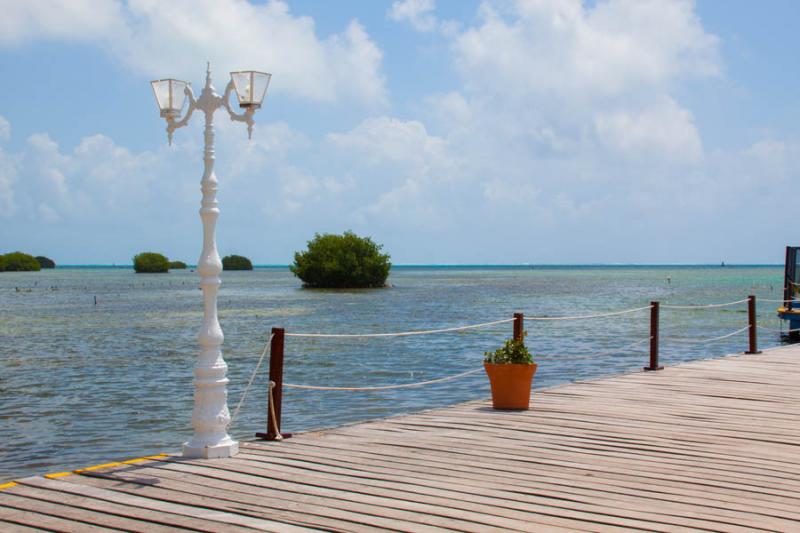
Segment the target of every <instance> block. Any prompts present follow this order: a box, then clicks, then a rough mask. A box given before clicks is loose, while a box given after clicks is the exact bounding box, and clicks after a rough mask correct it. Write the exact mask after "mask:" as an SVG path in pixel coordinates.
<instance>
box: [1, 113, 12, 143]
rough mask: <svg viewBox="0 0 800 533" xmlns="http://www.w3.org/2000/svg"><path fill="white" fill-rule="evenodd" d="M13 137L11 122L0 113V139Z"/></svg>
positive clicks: (5, 139)
mask: <svg viewBox="0 0 800 533" xmlns="http://www.w3.org/2000/svg"><path fill="white" fill-rule="evenodd" d="M9 139H11V123H10V122H8V120H7V119H6V117H4V116H2V115H0V141H7V140H9Z"/></svg>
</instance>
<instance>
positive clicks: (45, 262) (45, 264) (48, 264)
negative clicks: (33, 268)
mask: <svg viewBox="0 0 800 533" xmlns="http://www.w3.org/2000/svg"><path fill="white" fill-rule="evenodd" d="M36 261H37V262H38V263H39V266H40V267H42V268H55V267H56V262H55V261H53V260H52V259H50V258H49V257H45V256H43V255H37V256H36Z"/></svg>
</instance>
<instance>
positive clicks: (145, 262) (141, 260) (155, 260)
mask: <svg viewBox="0 0 800 533" xmlns="http://www.w3.org/2000/svg"><path fill="white" fill-rule="evenodd" d="M133 269H134V270H135V271H136V273H137V274H161V273H164V272H167V271H168V270H169V260H168V259H167V258H166V257H165V256H163V255H161V254H157V253H155V252H142V253H140V254H138V255H135V256H134V257H133Z"/></svg>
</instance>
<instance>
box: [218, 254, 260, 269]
mask: <svg viewBox="0 0 800 533" xmlns="http://www.w3.org/2000/svg"><path fill="white" fill-rule="evenodd" d="M222 270H253V263H252V262H251V261H250V260H249V259H248V258H246V257H245V256H243V255H226V256H225V257H223V258H222Z"/></svg>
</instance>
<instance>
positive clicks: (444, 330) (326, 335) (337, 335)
mask: <svg viewBox="0 0 800 533" xmlns="http://www.w3.org/2000/svg"><path fill="white" fill-rule="evenodd" d="M514 320H516V319H514V318H506V319H503V320H495V321H494V322H484V323H483V324H472V325H469V326H458V327H454V328H441V329H427V330H419V331H402V332H399V333H287V334H286V336H287V337H315V338H319V337H324V338H359V337H407V336H409V335H430V334H432V333H449V332H451V331H463V330H465V329H475V328H485V327H488V326H496V325H497V324H506V323H508V322H513V321H514Z"/></svg>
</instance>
